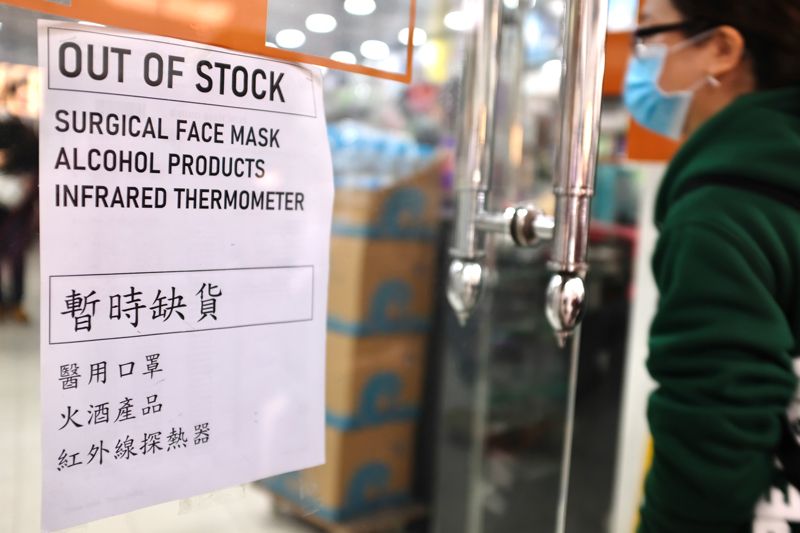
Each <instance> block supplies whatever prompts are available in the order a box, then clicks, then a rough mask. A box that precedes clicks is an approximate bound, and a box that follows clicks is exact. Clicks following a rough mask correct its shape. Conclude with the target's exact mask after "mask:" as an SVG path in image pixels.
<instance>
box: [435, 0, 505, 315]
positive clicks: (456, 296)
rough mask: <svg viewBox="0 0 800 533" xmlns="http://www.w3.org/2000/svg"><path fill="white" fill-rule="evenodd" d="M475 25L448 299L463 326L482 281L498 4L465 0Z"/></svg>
mask: <svg viewBox="0 0 800 533" xmlns="http://www.w3.org/2000/svg"><path fill="white" fill-rule="evenodd" d="M463 10H464V12H465V13H466V15H467V16H468V17H470V18H471V20H472V22H473V23H474V25H473V27H472V29H471V31H470V33H469V35H468V37H467V47H466V53H465V63H464V76H463V81H462V90H463V93H462V98H461V102H462V110H461V123H460V125H459V139H458V146H457V149H456V161H457V163H456V179H457V181H456V221H455V228H454V239H453V247H452V249H451V251H450V254H451V256H452V257H453V258H454V260H453V262H452V263H451V266H450V273H449V280H448V282H449V285H448V294H447V295H448V299H449V301H450V303H451V305H452V306H453V309H454V310H455V312H456V315H457V316H458V318H459V320H460V321H461V323H462V324H463V323H465V322H466V320H467V319H468V318H469V314H470V313H471V312H472V309H473V308H474V306H475V305H476V303H477V299H478V296H479V294H480V289H481V285H482V281H483V265H482V263H481V259H482V258H483V255H484V240H485V236H484V233H483V232H482V231H478V229H477V227H476V220H477V218H478V214H479V213H481V212H483V211H484V210H485V208H486V194H487V191H488V190H489V185H490V182H491V171H492V141H493V139H494V108H495V96H496V94H497V81H498V78H499V69H498V63H499V61H498V53H499V48H500V39H499V33H500V24H501V10H502V4H501V2H500V0H465V2H464V5H463Z"/></svg>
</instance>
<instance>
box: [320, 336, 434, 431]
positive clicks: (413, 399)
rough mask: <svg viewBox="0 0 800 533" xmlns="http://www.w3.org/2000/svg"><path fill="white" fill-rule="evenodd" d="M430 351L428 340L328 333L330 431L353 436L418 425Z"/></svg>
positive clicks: (327, 418)
mask: <svg viewBox="0 0 800 533" xmlns="http://www.w3.org/2000/svg"><path fill="white" fill-rule="evenodd" d="M426 349H427V339H426V337H425V336H424V335H378V336H372V337H350V336H348V335H342V334H339V333H335V332H329V333H328V339H327V368H326V373H327V380H326V391H325V392H326V404H325V407H326V413H327V416H326V420H327V423H328V426H330V427H334V428H336V429H340V430H353V429H358V428H363V427H368V426H374V425H378V424H385V423H387V422H394V421H399V420H414V419H416V417H417V414H418V412H419V406H420V403H421V401H422V387H423V373H424V371H425V352H426Z"/></svg>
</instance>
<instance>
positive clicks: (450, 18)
mask: <svg viewBox="0 0 800 533" xmlns="http://www.w3.org/2000/svg"><path fill="white" fill-rule="evenodd" d="M444 25H445V26H447V27H448V28H449V29H451V30H453V31H467V30H468V29H470V28H471V27H472V20H470V17H469V15H467V13H466V12H465V11H460V10H456V11H451V12H450V13H448V14H447V15H445V16H444Z"/></svg>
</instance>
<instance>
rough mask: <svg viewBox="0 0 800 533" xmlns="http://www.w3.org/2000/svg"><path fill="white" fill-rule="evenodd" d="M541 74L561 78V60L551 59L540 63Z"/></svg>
mask: <svg viewBox="0 0 800 533" xmlns="http://www.w3.org/2000/svg"><path fill="white" fill-rule="evenodd" d="M542 74H543V75H545V76H546V77H548V78H555V79H559V80H560V79H561V60H560V59H551V60H550V61H548V62H546V63H545V64H544V65H542Z"/></svg>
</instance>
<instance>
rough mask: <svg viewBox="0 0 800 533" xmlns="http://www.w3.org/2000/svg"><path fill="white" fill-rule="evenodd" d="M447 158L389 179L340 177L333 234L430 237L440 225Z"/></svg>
mask: <svg viewBox="0 0 800 533" xmlns="http://www.w3.org/2000/svg"><path fill="white" fill-rule="evenodd" d="M442 164H443V159H442V158H441V157H439V158H436V159H435V160H434V162H432V163H430V164H429V165H427V166H426V167H424V168H423V169H422V170H419V171H418V172H416V173H414V174H412V175H411V176H410V177H408V178H405V179H402V180H399V181H394V182H389V184H388V185H387V184H386V182H384V181H376V180H364V179H361V178H359V179H357V180H337V187H336V195H335V197H334V204H333V234H334V235H342V236H348V237H361V238H370V239H403V240H406V239H410V240H430V239H432V238H433V237H434V236H435V234H436V229H437V227H438V225H439V219H440V216H439V213H440V205H441V197H442V194H441V190H442V186H441V171H442Z"/></svg>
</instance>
